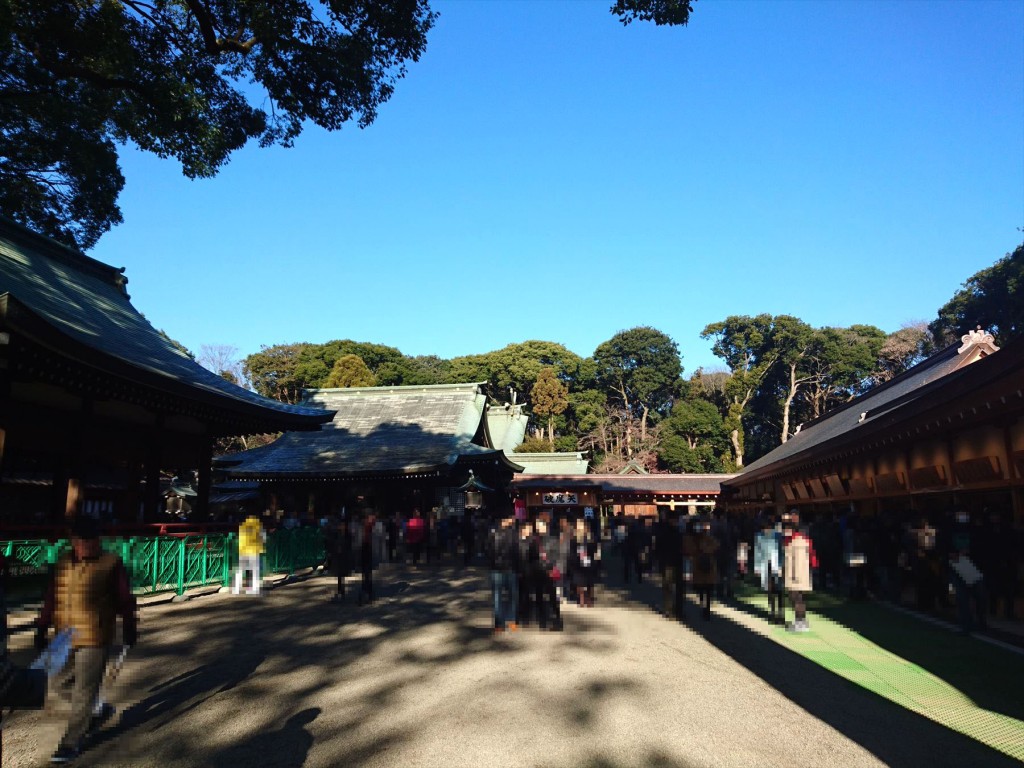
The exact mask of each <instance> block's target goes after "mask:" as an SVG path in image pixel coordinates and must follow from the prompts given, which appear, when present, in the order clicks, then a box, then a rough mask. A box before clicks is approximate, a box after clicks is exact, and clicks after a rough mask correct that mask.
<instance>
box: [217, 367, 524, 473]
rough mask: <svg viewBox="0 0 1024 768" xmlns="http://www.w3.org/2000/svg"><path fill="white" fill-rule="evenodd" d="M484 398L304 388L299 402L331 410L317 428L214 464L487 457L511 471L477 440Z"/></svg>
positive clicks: (345, 466) (433, 389) (388, 466)
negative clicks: (328, 419)
mask: <svg viewBox="0 0 1024 768" xmlns="http://www.w3.org/2000/svg"><path fill="white" fill-rule="evenodd" d="M486 401H487V398H486V396H485V395H484V394H483V392H482V390H481V388H480V385H479V384H444V385H433V386H408V387H352V388H349V389H317V390H309V391H308V392H307V393H306V400H305V401H304V402H305V404H307V405H310V406H316V407H320V408H327V409H329V410H332V411H335V416H334V420H333V421H332V422H331V423H330V424H327V425H325V427H324V429H323V430H322V431H320V432H288V433H285V434H284V435H282V436H281V437H280V438H279V439H278V440H277V441H276V442H274V443H272V444H270V445H268V446H266V447H263V448H257V449H255V450H253V451H246V452H243V453H238V454H232V455H229V456H225V457H222V458H221V459H220V460H219V461H218V463H220V464H221V465H224V466H229V465H234V466H232V467H231V468H230V469H229V470H228V471H229V473H230V475H231V476H232V477H238V478H245V477H253V478H272V477H294V478H301V477H309V476H315V477H344V476H347V475H348V476H351V475H362V474H412V473H419V472H435V471H443V470H446V469H447V468H449V467H451V466H452V465H454V464H456V463H457V462H458V461H460V460H464V459H481V458H488V457H493V459H494V460H495V461H498V462H500V463H501V464H503V465H505V466H506V467H508V468H509V469H512V470H513V471H516V470H518V466H517V462H515V461H514V460H511V461H510V460H509V459H507V458H506V457H505V455H504V454H503V453H502V452H501V451H496V450H494V449H491V448H487V447H485V446H484V445H481V444H480V442H478V440H479V436H480V435H481V434H482V428H481V420H482V419H483V414H484V406H485V405H486Z"/></svg>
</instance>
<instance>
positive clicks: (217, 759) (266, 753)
mask: <svg viewBox="0 0 1024 768" xmlns="http://www.w3.org/2000/svg"><path fill="white" fill-rule="evenodd" d="M320 712H321V710H320V708H319V707H309V708H307V709H304V710H302V711H301V712H296V713H295V714H294V715H292V716H291V717H289V718H288V719H287V720H286V721H285V723H284V725H282V726H281V727H280V728H277V729H275V730H272V731H266V732H264V733H259V734H257V735H255V736H253V737H252V738H249V739H246V740H245V741H243V742H241V743H238V744H232V745H231V746H229V747H225V748H224V749H221V750H218V751H217V752H216V753H215V754H214V755H213V756H212V757H211V758H210V764H211V765H260V766H265V767H266V768H302V766H303V765H304V764H305V762H306V758H307V757H308V755H309V751H310V749H311V748H312V746H313V734H311V733H310V732H309V731H308V730H306V726H307V725H309V724H310V723H312V722H313V721H314V720H316V718H317V717H318V716H319V715H320Z"/></svg>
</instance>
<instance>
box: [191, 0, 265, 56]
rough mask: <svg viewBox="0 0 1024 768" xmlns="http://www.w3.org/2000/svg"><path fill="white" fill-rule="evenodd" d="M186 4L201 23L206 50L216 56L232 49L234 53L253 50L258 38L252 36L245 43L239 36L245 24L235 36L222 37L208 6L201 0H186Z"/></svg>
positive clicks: (200, 29)
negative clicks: (218, 32)
mask: <svg viewBox="0 0 1024 768" xmlns="http://www.w3.org/2000/svg"><path fill="white" fill-rule="evenodd" d="M185 5H187V6H188V9H189V10H190V11H192V15H193V16H195V19H196V21H197V22H198V24H199V32H200V33H201V34H202V36H203V43H204V44H205V45H206V52H207V53H210V54H213V55H214V56H216V55H217V54H219V53H224V52H226V51H230V52H232V53H242V54H246V53H249V52H250V51H252V49H253V46H255V45H256V38H255V37H251V38H249V39H248V40H246V41H245V42H244V43H243V42H241V41H240V40H239V39H238V38H240V37H241V36H242V32H244V31H245V27H244V26H243V27H242V28H241V29H240V30H239V32H238V34H237V35H236V36H235V37H221V36H219V35H218V34H217V28H216V26H215V25H214V19H213V16H211V15H210V12H209V11H208V10H207V8H206V6H205V5H203V4H202V3H201V2H200V0H185Z"/></svg>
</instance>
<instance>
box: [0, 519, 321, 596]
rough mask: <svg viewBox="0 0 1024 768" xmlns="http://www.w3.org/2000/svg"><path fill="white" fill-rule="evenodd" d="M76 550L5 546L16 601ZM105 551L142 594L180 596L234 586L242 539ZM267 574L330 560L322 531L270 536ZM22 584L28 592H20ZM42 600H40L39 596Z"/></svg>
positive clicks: (147, 542) (206, 538)
mask: <svg viewBox="0 0 1024 768" xmlns="http://www.w3.org/2000/svg"><path fill="white" fill-rule="evenodd" d="M69 546H70V543H69V542H68V541H67V540H63V539H62V540H60V541H57V542H55V543H50V542H48V541H38V540H35V541H5V542H0V551H2V552H3V554H4V557H5V558H6V560H7V567H8V574H9V576H10V582H11V587H12V589H11V592H12V596H13V597H14V598H15V601H17V598H18V597H23V598H29V599H31V597H32V595H31V594H28V593H31V592H36V591H41V586H40V585H41V584H42V583H43V582H44V581H45V578H44V577H45V574H46V572H47V570H48V568H49V567H50V566H51V565H53V564H54V563H55V562H57V558H58V557H60V555H61V554H62V553H63V552H64V551H65V550H66V549H67V548H68V547H69ZM103 548H104V549H105V550H107V551H109V552H114V553H116V554H118V555H120V557H121V559H122V560H123V561H124V564H125V566H126V567H127V568H128V574H129V577H130V578H131V583H132V589H133V590H134V591H135V593H136V594H155V593H157V592H176V593H177V594H179V595H180V594H182V593H184V592H185V590H186V589H190V588H192V587H199V586H203V585H207V584H220V585H222V586H229V585H230V583H231V578H232V573H233V571H234V569H235V566H236V565H237V563H238V535H237V534H235V533H227V534H225V533H211V534H203V535H196V536H182V537H177V536H157V537H150V536H147V537H141V536H140V537H132V538H126V539H125V538H110V539H104V540H103ZM266 550H267V551H266V553H265V554H264V557H263V562H264V566H263V570H264V573H287V574H289V575H291V574H294V573H295V571H296V570H299V569H302V568H312V567H314V566H316V565H318V564H320V563H322V562H323V560H324V537H323V532H322V531H320V529H318V528H297V529H295V530H291V531H286V530H279V531H274V532H273V533H270V534H268V535H267V546H266ZM19 584H20V585H21V586H22V588H20V589H19ZM37 597H38V595H37Z"/></svg>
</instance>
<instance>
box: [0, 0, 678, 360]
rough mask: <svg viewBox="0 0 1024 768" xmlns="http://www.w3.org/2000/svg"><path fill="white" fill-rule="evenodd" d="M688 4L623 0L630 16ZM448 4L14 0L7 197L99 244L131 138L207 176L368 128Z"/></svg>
mask: <svg viewBox="0 0 1024 768" xmlns="http://www.w3.org/2000/svg"><path fill="white" fill-rule="evenodd" d="M690 10H691V0H618V1H617V2H616V3H615V4H614V5H613V6H612V7H611V12H612V13H613V14H615V15H617V16H618V17H619V18H620V19H621V21H622V22H623V23H624V24H629V23H630V22H632V21H633V20H640V21H652V22H654V23H655V24H659V25H660V24H686V23H687V21H688V20H689V14H690ZM436 17H437V16H436V14H435V13H434V12H433V11H431V9H430V6H429V4H428V2H427V0H318V1H316V2H314V1H313V0H81V1H79V0H51V1H50V2H40V0H0V126H2V130H0V210H3V211H4V212H5V213H7V214H8V215H11V216H12V217H13V218H15V219H16V220H18V221H20V222H21V223H23V224H26V225H28V226H29V227H32V228H34V229H36V230H38V231H40V232H42V233H44V234H47V235H50V236H52V237H55V238H56V239H58V240H61V241H63V242H66V243H68V244H69V245H73V246H76V247H78V248H82V249H87V248H89V247H91V246H92V245H93V244H94V243H95V242H96V240H97V239H98V238H99V237H100V236H101V235H102V234H103V233H104V232H106V231H107V230H108V229H109V228H110V227H111V226H113V225H115V224H118V223H120V221H121V220H122V219H121V211H120V209H119V208H118V205H117V198H118V195H119V194H120V192H121V189H122V187H123V186H124V177H123V175H122V174H121V170H120V168H119V166H118V145H119V144H124V143H127V142H131V143H132V144H134V145H135V146H137V147H139V148H140V149H142V150H144V151H147V152H152V153H154V154H156V155H158V156H159V157H161V158H168V157H173V158H175V159H176V160H178V161H179V162H180V163H181V166H182V171H183V172H184V174H185V175H186V176H187V177H189V178H193V179H195V178H206V177H211V176H214V175H216V173H217V172H218V170H219V169H220V168H221V167H222V166H223V165H224V163H226V162H227V160H228V158H229V156H230V155H231V153H232V152H234V151H235V150H237V149H239V148H241V147H242V146H243V145H245V144H246V143H247V142H248V141H249V140H251V139H255V140H257V141H258V142H259V144H260V146H262V147H266V146H270V145H272V144H282V145H284V146H291V145H292V143H293V142H294V141H295V139H296V138H297V137H298V136H299V134H300V133H301V132H302V129H303V127H304V126H306V125H309V124H313V125H317V126H319V127H321V128H324V129H326V130H328V131H335V130H339V129H340V128H341V127H342V126H343V125H345V124H346V123H348V122H350V121H353V120H354V121H356V123H357V124H358V125H359V126H360V127H361V128H364V127H366V126H368V125H370V124H371V123H372V122H373V121H374V120H375V118H376V116H377V110H378V108H379V107H380V106H381V104H383V103H384V102H386V101H387V100H388V99H389V98H390V97H391V95H392V94H393V92H394V89H395V85H396V83H397V81H398V80H399V79H401V78H402V77H404V75H405V73H406V67H407V65H408V62H410V61H418V60H419V57H420V56H421V55H422V53H423V51H424V50H425V48H426V43H427V33H428V32H429V31H430V29H431V27H432V26H433V24H434V21H435V19H436ZM371 367H372V366H371Z"/></svg>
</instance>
